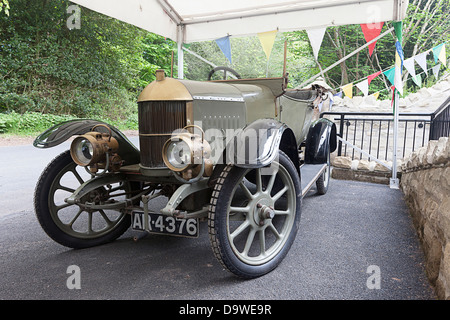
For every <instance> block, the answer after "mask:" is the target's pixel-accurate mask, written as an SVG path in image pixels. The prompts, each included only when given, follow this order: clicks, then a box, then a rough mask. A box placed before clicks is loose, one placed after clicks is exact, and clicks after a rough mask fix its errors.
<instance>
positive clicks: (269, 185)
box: [266, 170, 278, 194]
mask: <svg viewBox="0 0 450 320" xmlns="http://www.w3.org/2000/svg"><path fill="white" fill-rule="evenodd" d="M274 171H275V172H274V173H273V174H272V176H271V177H270V180H269V182H268V183H267V187H266V193H268V194H270V192H271V191H272V188H273V184H274V183H275V178H276V177H277V174H278V170H274Z"/></svg>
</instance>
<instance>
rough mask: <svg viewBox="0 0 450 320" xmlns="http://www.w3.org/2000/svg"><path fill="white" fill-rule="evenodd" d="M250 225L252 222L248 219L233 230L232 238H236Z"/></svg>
mask: <svg viewBox="0 0 450 320" xmlns="http://www.w3.org/2000/svg"><path fill="white" fill-rule="evenodd" d="M249 225H250V223H249V222H248V220H245V221H244V222H243V223H242V224H241V225H240V226H239V227H237V228H236V230H234V231H233V233H232V234H230V237H231V240H234V238H236V237H237V236H238V235H240V234H241V233H242V232H243V231H245V229H247V228H248V226H249Z"/></svg>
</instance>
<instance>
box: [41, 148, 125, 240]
mask: <svg viewBox="0 0 450 320" xmlns="http://www.w3.org/2000/svg"><path fill="white" fill-rule="evenodd" d="M90 178H91V176H90V175H89V174H88V173H87V172H86V170H84V168H83V167H80V166H78V165H77V164H76V163H75V162H73V160H72V157H71V156H70V152H69V151H66V152H64V153H62V154H60V155H59V156H57V157H56V158H55V159H53V161H52V162H50V164H49V165H48V166H47V168H46V169H45V170H44V172H43V173H42V175H41V177H40V178H39V180H38V183H37V186H36V191H35V195H34V205H35V210H36V216H37V218H38V220H39V223H40V224H41V226H42V228H43V229H44V231H45V232H46V233H47V234H48V235H49V236H50V237H51V238H52V239H53V240H55V241H56V242H58V243H60V244H62V245H64V246H67V247H71V248H86V247H92V246H96V245H101V244H104V243H107V242H110V241H113V240H115V239H117V238H118V237H119V236H121V235H122V234H123V233H124V232H125V231H126V230H127V229H128V228H129V226H130V223H131V218H130V215H129V214H126V213H123V212H119V211H115V210H107V209H105V210H102V209H100V210H87V209H85V208H83V203H84V202H99V201H108V200H109V201H112V199H115V200H120V199H121V198H122V199H123V198H125V197H126V194H128V192H129V191H131V187H130V183H128V182H126V183H125V182H121V183H116V184H113V185H105V186H101V187H99V188H97V189H95V190H93V191H92V192H90V193H89V194H88V195H87V196H85V197H83V198H82V200H81V202H80V204H79V205H78V204H68V203H66V202H65V201H64V199H66V198H67V197H69V196H70V195H71V194H72V193H73V192H74V191H75V190H76V189H77V188H78V187H79V186H80V185H81V184H82V183H83V182H85V181H87V180H88V179H90Z"/></svg>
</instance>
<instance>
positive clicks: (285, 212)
mask: <svg viewBox="0 0 450 320" xmlns="http://www.w3.org/2000/svg"><path fill="white" fill-rule="evenodd" d="M273 212H274V213H275V215H277V216H282V215H288V214H291V210H273Z"/></svg>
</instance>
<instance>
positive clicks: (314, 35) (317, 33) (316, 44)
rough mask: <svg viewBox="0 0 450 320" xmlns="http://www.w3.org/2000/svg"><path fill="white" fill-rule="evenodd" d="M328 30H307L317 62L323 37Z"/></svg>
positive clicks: (324, 28)
mask: <svg viewBox="0 0 450 320" xmlns="http://www.w3.org/2000/svg"><path fill="white" fill-rule="evenodd" d="M326 30H327V28H326V27H323V28H318V29H309V30H306V32H307V33H308V38H309V42H310V43H311V47H312V49H313V53H314V57H315V58H316V60H317V59H318V57H319V50H320V46H321V45H322V41H323V36H324V35H325V31H326Z"/></svg>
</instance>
